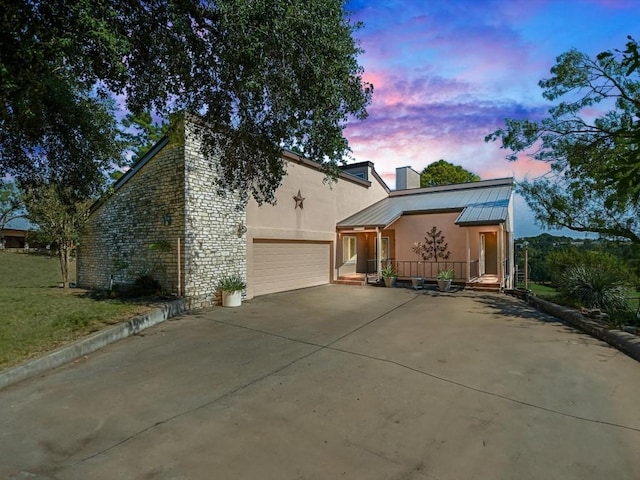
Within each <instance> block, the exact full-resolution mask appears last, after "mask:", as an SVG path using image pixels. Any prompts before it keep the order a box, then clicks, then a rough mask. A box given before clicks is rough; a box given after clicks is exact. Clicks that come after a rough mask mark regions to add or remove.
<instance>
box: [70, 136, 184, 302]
mask: <svg viewBox="0 0 640 480" xmlns="http://www.w3.org/2000/svg"><path fill="white" fill-rule="evenodd" d="M184 171H185V168H184V147H183V145H180V144H179V142H178V144H168V145H166V146H165V147H164V148H163V149H162V150H160V152H158V153H157V154H156V155H155V156H154V157H153V158H152V159H150V160H149V161H148V162H147V163H146V164H145V165H144V166H143V167H142V168H141V169H140V170H139V171H138V172H136V173H135V175H133V176H132V177H131V178H130V179H129V180H128V181H127V182H126V183H125V184H124V185H122V187H121V188H120V189H118V190H117V191H116V192H115V193H114V194H113V195H112V196H111V197H109V198H108V199H106V200H105V201H104V203H103V204H102V205H100V206H99V207H97V209H96V210H95V211H94V212H93V213H92V214H91V216H90V217H89V219H88V221H87V222H86V224H85V225H84V228H83V232H82V236H81V240H80V243H79V246H78V252H77V254H78V285H79V286H80V287H83V288H99V289H107V288H109V287H110V284H111V282H113V284H115V285H130V284H132V283H133V282H134V281H135V280H136V278H137V277H138V276H140V275H143V274H149V275H151V276H152V277H154V278H155V279H156V280H158V281H159V282H160V284H161V285H162V288H163V289H164V290H165V291H166V292H169V293H178V257H177V251H178V245H177V243H178V238H179V237H180V238H182V237H183V232H184V212H185V208H184V205H185V203H184V189H183V187H182V185H183V184H184ZM166 215H168V216H170V218H171V220H170V222H168V224H167V218H166V217H165V216H166ZM154 244H155V245H158V244H160V245H163V246H165V248H167V250H166V251H162V250H156V249H153V247H151V248H150V246H153V245H154ZM183 261H184V260H182V262H183Z"/></svg>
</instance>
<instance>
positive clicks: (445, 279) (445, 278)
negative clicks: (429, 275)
mask: <svg viewBox="0 0 640 480" xmlns="http://www.w3.org/2000/svg"><path fill="white" fill-rule="evenodd" d="M453 278H454V274H453V269H446V270H440V271H439V272H438V275H437V276H436V279H437V280H438V290H440V291H441V292H448V291H449V290H450V289H451V282H452V281H453Z"/></svg>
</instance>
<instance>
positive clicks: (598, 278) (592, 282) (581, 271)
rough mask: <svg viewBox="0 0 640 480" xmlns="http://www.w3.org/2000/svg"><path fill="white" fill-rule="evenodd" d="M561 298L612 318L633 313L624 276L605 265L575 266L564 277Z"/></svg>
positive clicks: (560, 286) (562, 278)
mask: <svg viewBox="0 0 640 480" xmlns="http://www.w3.org/2000/svg"><path fill="white" fill-rule="evenodd" d="M559 289H560V292H561V294H562V295H563V296H564V297H566V298H568V299H571V300H575V301H576V302H577V303H578V304H580V305H582V306H583V307H586V308H599V309H601V310H604V311H605V312H607V313H609V314H611V313H613V312H616V311H624V310H629V305H628V303H627V297H626V294H625V290H624V278H622V277H621V275H620V272H618V271H616V269H612V268H604V266H603V265H600V266H597V265H588V264H587V265H573V266H570V267H569V268H568V269H567V270H566V271H565V272H564V274H562V275H561V284H560V285H559Z"/></svg>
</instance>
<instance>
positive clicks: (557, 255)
mask: <svg viewBox="0 0 640 480" xmlns="http://www.w3.org/2000/svg"><path fill="white" fill-rule="evenodd" d="M545 264H546V266H547V270H548V271H549V275H550V276H551V279H552V281H553V283H554V284H557V283H558V281H559V280H560V279H561V278H562V277H563V275H565V274H566V273H567V272H568V271H569V270H570V269H571V268H573V267H580V266H582V267H585V268H595V269H599V270H604V271H606V272H609V274H610V275H611V276H616V277H617V278H618V279H619V280H621V281H622V282H623V283H625V284H626V283H627V282H633V281H634V274H633V272H632V271H631V270H630V269H629V268H628V267H627V265H626V264H625V263H624V262H623V261H622V260H620V259H619V258H618V257H615V256H614V255H611V254H610V253H607V252H601V251H584V250H579V249H577V248H575V247H572V248H566V249H562V250H557V251H555V252H551V253H549V254H548V255H547V258H546V260H545Z"/></svg>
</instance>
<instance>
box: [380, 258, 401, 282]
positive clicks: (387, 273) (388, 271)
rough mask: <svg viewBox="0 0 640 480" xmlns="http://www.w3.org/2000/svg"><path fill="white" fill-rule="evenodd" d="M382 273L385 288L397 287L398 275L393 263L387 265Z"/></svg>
mask: <svg viewBox="0 0 640 480" xmlns="http://www.w3.org/2000/svg"><path fill="white" fill-rule="evenodd" d="M381 273H382V278H383V279H384V285H385V287H393V286H395V284H396V279H397V277H398V274H397V273H396V271H395V270H394V269H393V265H391V263H387V265H386V266H385V267H384V268H383V269H382V272H381Z"/></svg>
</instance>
